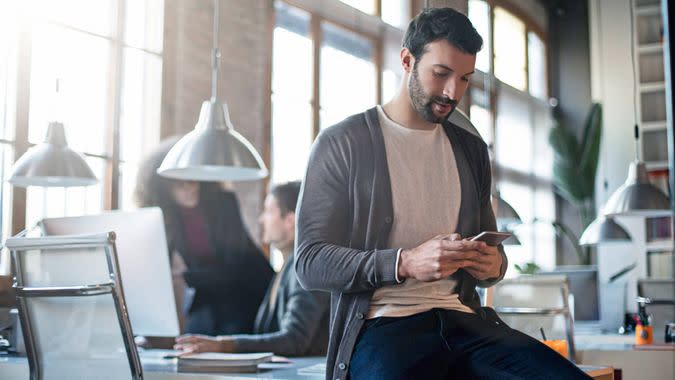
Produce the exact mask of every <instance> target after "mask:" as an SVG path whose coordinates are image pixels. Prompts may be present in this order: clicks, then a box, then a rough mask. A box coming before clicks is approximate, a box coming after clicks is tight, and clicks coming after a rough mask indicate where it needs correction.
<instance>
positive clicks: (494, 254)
mask: <svg viewBox="0 0 675 380" xmlns="http://www.w3.org/2000/svg"><path fill="white" fill-rule="evenodd" d="M465 241H467V240H465ZM478 250H479V251H480V252H481V254H480V255H478V256H477V257H476V258H474V259H472V260H471V264H469V265H467V266H465V267H464V270H466V271H467V272H469V274H470V275H472V276H473V277H474V278H475V279H476V280H479V281H483V280H487V279H490V278H496V277H499V275H500V269H501V267H502V261H503V258H502V254H501V253H500V252H499V250H498V249H497V247H492V246H489V245H487V244H485V243H483V246H482V247H480V248H478Z"/></svg>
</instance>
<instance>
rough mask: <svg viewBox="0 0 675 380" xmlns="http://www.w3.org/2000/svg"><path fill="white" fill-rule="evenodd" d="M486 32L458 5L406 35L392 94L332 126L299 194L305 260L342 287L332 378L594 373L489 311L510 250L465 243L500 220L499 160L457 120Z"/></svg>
mask: <svg viewBox="0 0 675 380" xmlns="http://www.w3.org/2000/svg"><path fill="white" fill-rule="evenodd" d="M482 42H483V41H482V38H481V37H480V35H478V33H477V32H476V29H475V28H474V27H473V26H472V25H471V22H470V21H469V19H468V18H467V17H466V16H465V15H463V14H461V13H460V12H457V11H455V10H453V9H450V8H426V9H424V10H423V11H422V12H421V13H420V14H419V15H418V16H417V17H415V19H413V20H412V21H411V22H410V24H409V27H408V30H407V31H406V34H405V37H404V41H403V48H402V49H401V52H400V63H401V68H402V70H403V78H402V81H401V84H400V86H399V89H398V91H397V93H396V94H395V95H394V97H393V99H392V100H391V101H389V102H388V103H386V104H384V105H382V106H379V105H378V106H376V107H373V108H371V109H369V110H366V111H365V112H362V113H360V114H356V115H353V116H350V117H348V118H347V119H345V120H343V121H341V122H340V123H338V124H336V125H334V126H331V127H328V128H326V129H324V130H322V131H321V133H320V134H319V136H318V137H317V138H316V141H315V142H314V145H313V147H312V153H311V155H310V159H309V162H308V165H307V172H306V175H305V180H304V181H303V190H302V196H301V199H300V201H299V202H298V212H297V224H298V225H297V229H298V238H297V239H298V241H297V250H296V260H295V267H296V270H297V275H298V279H299V280H300V282H301V283H302V285H303V286H304V287H305V288H307V289H312V290H322V291H329V292H331V296H332V300H331V301H332V302H331V322H330V335H331V336H330V343H329V347H328V355H327V364H326V366H327V369H326V378H327V379H340V380H344V379H347V378H350V379H356V380H364V379H373V380H380V379H424V380H433V379H438V380H445V379H547V380H553V379H566V380H567V379H587V378H588V376H586V375H585V374H584V373H583V372H582V371H581V370H579V369H578V368H576V367H575V366H574V364H572V363H570V362H569V361H567V360H565V358H563V357H562V356H561V355H559V354H558V353H556V352H555V351H553V350H551V349H549V348H548V347H546V346H545V345H543V344H541V343H540V342H538V341H537V340H535V339H533V338H531V337H529V336H527V335H525V334H522V333H520V332H518V331H515V330H513V329H511V328H510V327H508V326H507V325H505V324H504V323H503V322H502V321H501V320H500V319H499V317H498V316H497V315H496V313H495V312H494V310H493V309H491V308H481V307H480V303H479V299H478V295H477V294H476V290H475V288H476V286H481V287H489V286H492V285H494V284H495V283H497V282H498V281H499V280H500V279H502V278H503V277H504V273H505V271H506V268H507V260H506V255H505V254H504V252H503V248H502V247H501V245H499V246H488V245H487V244H485V243H484V242H478V241H469V240H466V239H464V238H466V237H468V236H474V235H477V234H478V233H480V232H481V231H494V230H496V228H497V226H496V223H495V218H494V214H493V212H492V208H491V205H490V189H491V177H490V160H489V158H488V151H487V146H486V145H485V143H484V142H483V141H482V140H481V139H480V138H479V137H477V136H474V135H473V134H471V133H469V132H467V131H465V130H463V129H461V128H460V127H457V126H456V125H454V124H452V123H450V122H449V121H448V120H447V119H448V116H449V115H450V114H451V113H452V111H453V110H454V109H455V107H456V106H457V104H459V102H460V100H461V98H462V95H463V94H464V92H465V91H466V89H467V86H468V85H469V82H470V77H471V75H472V74H473V73H474V71H475V63H476V54H477V53H478V51H479V50H480V48H481V46H482Z"/></svg>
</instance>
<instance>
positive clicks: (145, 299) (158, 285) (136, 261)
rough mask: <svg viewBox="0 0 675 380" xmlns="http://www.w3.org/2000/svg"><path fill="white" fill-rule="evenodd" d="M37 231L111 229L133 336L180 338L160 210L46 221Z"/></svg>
mask: <svg viewBox="0 0 675 380" xmlns="http://www.w3.org/2000/svg"><path fill="white" fill-rule="evenodd" d="M41 227H42V230H43V232H44V234H45V235H80V234H89V233H100V232H108V231H114V232H115V234H116V235H117V240H116V245H117V256H118V261H119V266H120V273H121V275H122V286H123V288H124V296H125V299H126V303H127V307H128V309H129V319H130V321H131V327H132V329H133V332H134V334H135V335H144V336H160V337H169V336H176V335H178V334H179V327H178V314H177V312H176V303H175V300H174V293H173V285H172V281H171V266H170V263H169V253H168V249H167V245H166V235H165V232H164V218H163V215H162V211H161V210H160V209H159V208H157V207H151V208H142V209H138V210H136V211H111V212H106V213H102V214H97V215H85V216H76V217H65V218H47V219H43V220H42V222H41ZM80 269H82V270H86V268H80Z"/></svg>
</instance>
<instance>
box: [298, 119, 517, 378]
mask: <svg viewBox="0 0 675 380" xmlns="http://www.w3.org/2000/svg"><path fill="white" fill-rule="evenodd" d="M443 127H444V130H445V133H446V135H447V136H448V138H449V139H450V142H451V144H452V148H453V151H454V154H455V160H456V162H457V169H458V171H459V178H460V182H461V189H462V190H461V191H462V194H461V197H462V198H461V199H462V202H461V205H460V212H459V220H458V224H457V229H456V232H457V233H459V234H461V235H462V236H464V237H466V236H472V235H476V234H478V233H479V232H480V231H486V230H487V231H495V230H496V228H497V227H496V223H495V217H494V214H493V212H492V208H491V206H490V189H491V188H490V186H491V174H490V161H489V158H488V153H487V147H486V145H485V143H484V142H483V141H482V140H481V139H480V138H479V137H476V136H475V135H473V134H471V133H469V132H467V131H465V130H463V129H461V128H459V127H457V126H455V125H454V124H450V123H448V122H446V123H445V124H444V125H443ZM296 215H297V226H298V228H297V239H296V245H297V247H296V248H297V249H296V256H297V257H296V263H295V265H296V266H295V267H296V271H297V274H298V279H299V280H300V283H301V284H302V285H303V286H304V287H305V288H307V289H317V290H324V291H329V292H331V323H330V342H329V344H328V358H327V370H326V378H327V379H345V378H346V377H347V374H348V369H347V368H348V366H349V361H350V358H351V355H352V351H353V348H354V344H355V342H356V339H357V337H358V335H359V332H360V330H361V327H362V326H363V323H364V320H365V316H366V315H367V313H368V307H369V304H370V298H371V296H372V294H373V292H374V291H375V289H377V288H380V287H382V286H384V285H391V284H394V283H396V279H395V277H394V275H395V273H394V272H395V270H396V268H395V265H396V251H397V249H398V248H411V247H388V246H387V244H388V241H389V233H390V231H391V226H392V222H393V206H392V200H391V183H390V180H389V171H388V168H387V159H386V153H385V147H384V140H383V137H382V131H381V129H380V125H379V121H378V116H377V110H376V108H371V109H369V110H367V111H366V112H364V113H360V114H356V115H353V116H351V117H349V118H347V119H346V120H344V121H342V122H340V123H338V124H337V125H335V126H332V127H330V128H327V129H326V130H324V131H322V132H321V134H320V135H319V136H318V137H317V139H316V142H315V143H314V146H313V147H312V153H311V156H310V159H309V164H308V167H307V173H306V176H305V180H304V181H303V188H302V190H301V193H300V200H299V202H298V210H297V213H296ZM449 232H450V231H449ZM430 238H431V237H430ZM499 249H500V251H501V253H502V257H503V263H502V267H501V274H500V276H499V277H498V278H495V279H490V280H487V281H476V279H475V278H473V277H472V276H471V275H470V274H469V273H468V272H466V271H464V270H459V271H457V272H456V273H455V274H453V276H452V277H453V278H454V279H455V280H457V287H456V291H457V292H458V293H459V298H460V300H461V301H462V303H463V304H465V305H467V306H469V307H471V308H472V309H474V310H476V311H477V312H479V313H483V311H482V310H480V300H479V298H478V294H477V293H476V290H475V287H476V285H478V286H482V287H488V286H491V285H493V284H495V283H496V282H498V281H499V280H501V278H502V277H503V276H504V272H506V267H507V260H506V255H505V254H504V250H503V248H502V247H501V246H500V247H499Z"/></svg>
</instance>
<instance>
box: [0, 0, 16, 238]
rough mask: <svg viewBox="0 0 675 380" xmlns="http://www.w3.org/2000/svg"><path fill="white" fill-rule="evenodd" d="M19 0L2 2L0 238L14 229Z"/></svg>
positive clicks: (0, 39)
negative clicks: (11, 180)
mask: <svg viewBox="0 0 675 380" xmlns="http://www.w3.org/2000/svg"><path fill="white" fill-rule="evenodd" d="M18 19H19V17H18V2H2V3H0V181H1V182H0V208H1V209H2V212H1V213H0V238H2V240H3V241H4V239H5V238H6V237H7V236H9V234H10V231H11V210H12V207H11V205H12V203H11V185H10V184H9V183H7V177H8V176H9V170H10V168H11V165H12V161H13V157H14V146H15V145H14V130H15V127H14V126H15V120H16V118H15V114H16V72H17V66H16V57H17V42H18V35H19V32H18V25H17V20H18Z"/></svg>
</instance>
